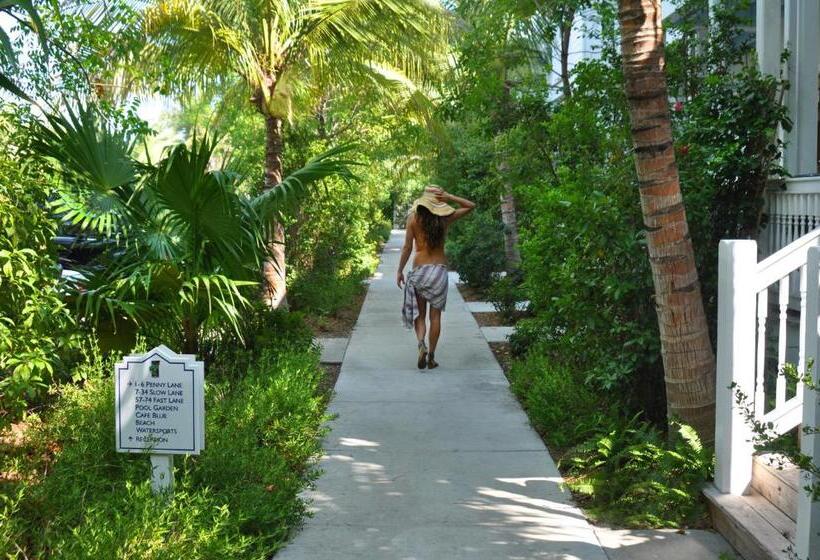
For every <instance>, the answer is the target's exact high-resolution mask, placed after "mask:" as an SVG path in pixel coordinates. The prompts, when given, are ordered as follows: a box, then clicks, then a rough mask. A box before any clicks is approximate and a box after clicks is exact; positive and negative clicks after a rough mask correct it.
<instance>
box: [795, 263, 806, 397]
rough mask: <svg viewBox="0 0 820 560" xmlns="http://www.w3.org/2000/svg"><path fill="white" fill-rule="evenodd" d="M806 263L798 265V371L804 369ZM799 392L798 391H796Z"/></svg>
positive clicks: (801, 371) (803, 370)
mask: <svg viewBox="0 0 820 560" xmlns="http://www.w3.org/2000/svg"><path fill="white" fill-rule="evenodd" d="M807 285H808V282H807V278H806V265H803V266H801V267H800V342H799V343H798V344H799V351H798V355H797V370H798V371H799V372H800V373H803V372H805V371H806V305H807V303H808V302H807V300H806V289H807V288H806V286H807ZM798 394H799V393H798Z"/></svg>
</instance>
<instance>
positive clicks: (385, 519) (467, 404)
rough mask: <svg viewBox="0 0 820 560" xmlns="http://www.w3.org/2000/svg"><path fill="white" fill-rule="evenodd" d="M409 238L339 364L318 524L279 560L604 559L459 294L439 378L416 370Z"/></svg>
mask: <svg viewBox="0 0 820 560" xmlns="http://www.w3.org/2000/svg"><path fill="white" fill-rule="evenodd" d="M402 233H403V232H394V233H393V235H392V236H391V239H390V241H389V243H388V244H387V246H386V247H385V251H384V254H383V257H382V262H381V264H380V266H379V268H378V271H377V273H376V276H375V278H374V279H373V281H372V282H371V283H370V288H369V291H368V294H367V298H366V299H365V302H364V305H363V307H362V313H361V316H360V317H359V321H358V323H357V325H356V328H355V330H354V332H353V336H352V337H351V339H350V344H349V346H348V348H347V352H346V354H345V358H344V362H343V363H342V370H341V374H340V376H339V380H338V382H337V384H336V396H335V398H334V399H333V402H332V403H331V406H330V408H331V412H332V413H335V414H338V418H337V419H336V420H335V421H334V422H333V423H332V432H331V434H330V435H329V436H328V438H327V440H326V441H325V451H326V456H325V457H324V458H323V460H322V467H323V469H324V470H325V474H324V475H323V476H322V477H321V479H320V480H319V481H318V488H317V490H316V491H314V492H312V493H311V495H310V497H311V498H312V499H313V510H314V512H315V516H314V517H313V518H312V519H309V520H307V522H306V526H305V528H304V529H303V531H302V532H301V533H300V534H298V535H297V536H296V537H295V539H294V541H293V542H292V543H291V544H290V545H289V546H288V547H287V548H286V549H284V550H283V551H282V552H280V553H279V555H278V556H277V558H278V559H283V560H296V559H300V560H322V559H325V558H327V559H333V560H343V559H354V558H355V559H362V558H366V559H368V560H371V559H372V560H375V559H382V558H383V559H418V560H428V559H429V560H439V559H441V560H456V559H471V560H479V559H484V558H486V559H493V560H501V559H525V558H526V559H530V558H532V559H540V558H550V559H552V558H555V559H558V558H561V559H584V560H605V559H606V556H605V555H604V553H603V551H602V549H601V546H600V544H599V543H598V540H597V538H596V536H595V533H594V531H593V530H592V528H591V527H590V526H589V524H587V521H586V519H585V518H584V516H583V514H582V513H581V512H580V511H579V510H578V509H577V508H576V507H575V506H574V505H573V504H572V502H571V500H570V495H569V492H568V491H567V490H566V489H564V488H563V487H562V485H561V477H560V474H559V473H558V470H557V469H556V468H555V464H554V463H553V461H552V459H551V458H550V456H549V453H548V452H547V450H546V449H545V447H544V444H543V443H542V442H541V440H540V438H539V437H538V435H537V434H536V433H535V432H534V431H533V430H532V428H531V427H530V426H529V424H528V422H527V417H526V415H525V414H524V412H523V411H522V410H521V408H520V407H519V405H518V403H517V402H516V400H515V399H514V397H513V396H512V395H511V394H510V392H509V390H508V386H507V381H506V379H505V377H504V374H503V373H502V371H501V369H500V367H499V366H498V363H497V362H496V361H495V358H494V356H493V354H492V352H491V351H490V349H489V347H488V346H487V343H486V341H485V340H484V337H483V336H482V335H481V332H480V331H479V328H478V326H477V324H476V322H475V320H474V319H473V317H472V315H471V314H470V313H469V311H468V310H467V307H466V305H465V304H464V301H463V299H462V298H461V296H460V295H459V293H458V290H457V289H456V287H455V285H454V284H453V283H451V286H450V293H449V294H448V302H447V310H446V312H445V313H444V321H443V335H442V339H441V342H440V347H439V351H438V352H437V353H436V356H437V358H438V361H439V362H440V363H441V367H439V368H438V369H437V370H433V371H428V370H424V371H419V370H418V369H416V344H415V337H414V335H413V334H412V333H411V332H409V331H406V330H405V329H404V328H403V327H402V326H401V321H400V305H401V303H400V302H401V298H400V296H401V292H400V291H399V289H398V288H397V287H396V285H395V282H394V278H395V273H396V268H397V266H398V258H399V248H400V246H401V242H402Z"/></svg>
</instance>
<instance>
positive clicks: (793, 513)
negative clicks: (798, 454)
mask: <svg viewBox="0 0 820 560" xmlns="http://www.w3.org/2000/svg"><path fill="white" fill-rule="evenodd" d="M752 488H754V489H755V490H757V492H758V493H760V495H761V496H763V497H764V498H766V499H767V500H769V501H770V502H771V503H772V504H773V505H774V506H775V507H776V508H777V509H779V510H780V511H782V512H783V513H785V514H786V515H787V516H788V517H789V518H790V519H791V520H792V521H795V520H796V519H797V498H798V495H799V492H800V469H798V468H797V467H796V466H794V464H792V463H791V462H790V461H789V460H788V459H786V458H785V457H784V456H783V455H780V454H778V453H766V454H763V455H756V456H755V458H754V463H752Z"/></svg>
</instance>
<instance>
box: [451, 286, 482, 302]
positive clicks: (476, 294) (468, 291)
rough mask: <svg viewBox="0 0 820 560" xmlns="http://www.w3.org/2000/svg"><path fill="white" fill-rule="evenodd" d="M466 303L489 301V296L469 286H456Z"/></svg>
mask: <svg viewBox="0 0 820 560" xmlns="http://www.w3.org/2000/svg"><path fill="white" fill-rule="evenodd" d="M456 287H457V288H458V291H459V292H460V293H461V297H463V298H464V301H487V296H486V295H485V294H484V292H482V291H481V290H476V289H475V288H471V287H469V286H468V285H467V284H456Z"/></svg>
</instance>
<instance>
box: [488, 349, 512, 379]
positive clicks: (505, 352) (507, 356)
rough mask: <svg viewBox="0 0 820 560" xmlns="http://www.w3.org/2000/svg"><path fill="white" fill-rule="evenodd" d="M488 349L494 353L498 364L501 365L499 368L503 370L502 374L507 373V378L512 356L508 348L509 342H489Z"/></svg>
mask: <svg viewBox="0 0 820 560" xmlns="http://www.w3.org/2000/svg"><path fill="white" fill-rule="evenodd" d="M488 344H489V345H490V349H491V350H492V351H493V354H495V359H496V360H498V364H499V365H500V366H501V369H502V370H504V375H507V377H508V378H509V375H508V374H509V371H510V368H511V367H512V362H513V357H512V351H511V350H510V343H509V342H489V343H488Z"/></svg>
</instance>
